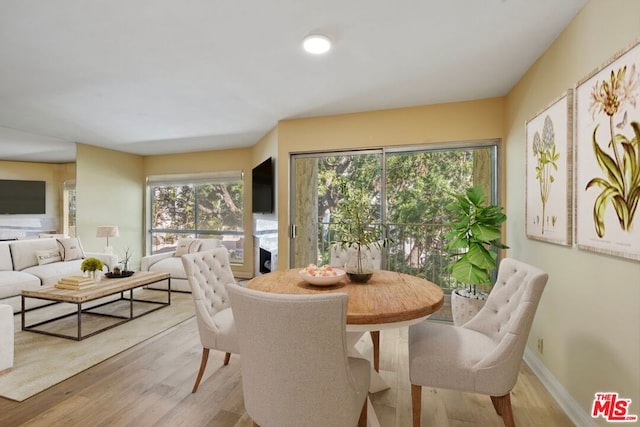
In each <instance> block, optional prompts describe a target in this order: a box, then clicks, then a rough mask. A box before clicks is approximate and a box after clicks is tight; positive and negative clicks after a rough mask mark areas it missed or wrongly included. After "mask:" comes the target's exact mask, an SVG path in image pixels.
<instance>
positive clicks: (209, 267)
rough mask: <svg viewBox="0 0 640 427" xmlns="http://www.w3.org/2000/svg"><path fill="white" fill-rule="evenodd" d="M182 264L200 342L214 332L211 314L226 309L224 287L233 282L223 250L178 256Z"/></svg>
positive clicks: (214, 324)
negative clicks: (194, 312)
mask: <svg viewBox="0 0 640 427" xmlns="http://www.w3.org/2000/svg"><path fill="white" fill-rule="evenodd" d="M182 265H183V266H184V271H185V273H186V275H187V279H188V280H189V287H190V288H191V295H192V296H193V302H194V304H195V311H196V318H197V321H198V330H199V331H200V337H201V339H203V340H204V339H205V338H204V337H203V334H205V335H206V336H208V335H210V334H209V333H207V332H208V331H212V332H214V333H216V332H218V325H216V323H215V322H214V315H215V314H216V313H218V312H220V311H222V310H224V309H225V308H227V307H229V306H230V305H229V297H228V295H227V288H226V285H227V284H228V283H235V279H234V277H233V272H232V271H231V266H230V265H229V254H228V252H227V249H226V248H224V247H219V248H215V249H210V250H207V251H201V252H194V253H192V254H187V255H182Z"/></svg>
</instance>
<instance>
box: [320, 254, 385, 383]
mask: <svg viewBox="0 0 640 427" xmlns="http://www.w3.org/2000/svg"><path fill="white" fill-rule="evenodd" d="M367 250H368V251H369V254H370V255H371V261H373V268H375V269H377V270H379V269H380V268H381V265H382V251H381V250H380V247H379V246H376V245H369V246H367ZM355 251H356V248H354V247H350V248H346V249H343V248H342V247H340V245H339V244H338V243H333V244H331V246H329V264H330V265H331V266H333V267H339V268H343V267H344V265H345V263H346V262H347V259H349V257H350V256H351V254H352V253H354V252H355ZM369 333H370V334H371V343H372V344H373V368H374V369H375V370H376V372H380V331H371V332H369Z"/></svg>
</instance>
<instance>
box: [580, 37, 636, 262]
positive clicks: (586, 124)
mask: <svg viewBox="0 0 640 427" xmlns="http://www.w3.org/2000/svg"><path fill="white" fill-rule="evenodd" d="M575 112H576V128H575V146H576V188H575V192H576V243H577V245H578V247H579V248H581V249H585V250H591V251H595V252H601V253H606V254H609V255H615V256H620V257H624V258H629V259H635V260H640V209H639V208H640V40H639V41H636V42H635V43H634V44H633V45H632V46H631V47H629V48H628V49H625V50H624V51H622V52H620V53H618V54H616V55H615V56H614V57H613V58H611V60H610V61H609V62H608V63H607V64H606V65H604V66H603V67H601V68H599V69H598V70H596V71H594V72H593V73H591V74H590V75H589V76H587V77H586V78H585V79H583V80H582V81H580V82H579V83H578V84H577V85H576V89H575Z"/></svg>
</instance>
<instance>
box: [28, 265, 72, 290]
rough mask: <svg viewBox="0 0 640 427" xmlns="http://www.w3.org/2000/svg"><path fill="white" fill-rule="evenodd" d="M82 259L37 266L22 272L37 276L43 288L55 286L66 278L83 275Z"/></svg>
mask: <svg viewBox="0 0 640 427" xmlns="http://www.w3.org/2000/svg"><path fill="white" fill-rule="evenodd" d="M81 264H82V259H76V260H73V261H66V262H54V263H51V264H46V265H36V266H34V267H29V268H25V269H24V270H22V271H23V272H24V273H29V274H33V275H34V276H37V277H38V278H39V279H40V281H41V282H42V286H53V285H55V284H56V282H57V281H58V280H59V279H60V278H62V277H65V276H78V275H80V276H81V275H82V271H81V270H80V265H81Z"/></svg>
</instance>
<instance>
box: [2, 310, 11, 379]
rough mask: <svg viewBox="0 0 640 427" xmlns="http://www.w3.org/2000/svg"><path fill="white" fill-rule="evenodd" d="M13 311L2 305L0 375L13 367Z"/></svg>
mask: <svg viewBox="0 0 640 427" xmlns="http://www.w3.org/2000/svg"><path fill="white" fill-rule="evenodd" d="M13 339H14V338H13V309H12V308H11V306H9V305H7V304H0V375H2V372H4V371H7V370H8V369H9V368H11V367H12V366H13Z"/></svg>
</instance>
